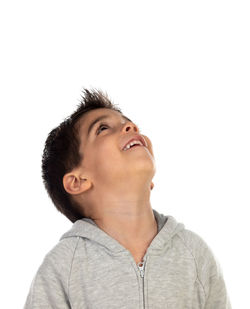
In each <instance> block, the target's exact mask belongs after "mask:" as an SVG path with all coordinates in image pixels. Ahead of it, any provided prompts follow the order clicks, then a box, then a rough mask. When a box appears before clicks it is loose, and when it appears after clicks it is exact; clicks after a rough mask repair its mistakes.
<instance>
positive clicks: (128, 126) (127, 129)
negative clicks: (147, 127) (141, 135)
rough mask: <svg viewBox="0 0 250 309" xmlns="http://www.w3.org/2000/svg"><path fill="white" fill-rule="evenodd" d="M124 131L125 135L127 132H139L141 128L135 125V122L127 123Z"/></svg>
mask: <svg viewBox="0 0 250 309" xmlns="http://www.w3.org/2000/svg"><path fill="white" fill-rule="evenodd" d="M122 131H123V132H124V133H126V132H131V131H134V132H139V128H138V127H137V125H136V124H134V123H133V122H131V121H128V122H126V123H125V125H124V126H123V129H122Z"/></svg>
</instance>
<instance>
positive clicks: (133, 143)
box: [123, 141, 143, 150]
mask: <svg viewBox="0 0 250 309" xmlns="http://www.w3.org/2000/svg"><path fill="white" fill-rule="evenodd" d="M136 144H138V145H141V146H143V144H142V142H141V141H133V142H131V143H129V144H127V146H126V147H124V149H123V150H127V149H129V148H130V147H131V146H133V145H136Z"/></svg>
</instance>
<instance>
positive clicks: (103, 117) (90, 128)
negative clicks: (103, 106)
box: [87, 115, 132, 136]
mask: <svg viewBox="0 0 250 309" xmlns="http://www.w3.org/2000/svg"><path fill="white" fill-rule="evenodd" d="M110 117H111V116H110V115H102V116H99V117H97V118H96V119H95V120H94V121H93V122H92V123H91V124H90V126H89V128H88V134H87V136H89V134H90V132H91V130H92V129H93V127H94V125H95V124H96V123H97V122H98V121H101V120H103V119H106V118H110ZM122 118H123V119H125V120H128V121H131V120H130V119H129V118H128V117H126V116H124V115H122ZM131 122H132V121H131Z"/></svg>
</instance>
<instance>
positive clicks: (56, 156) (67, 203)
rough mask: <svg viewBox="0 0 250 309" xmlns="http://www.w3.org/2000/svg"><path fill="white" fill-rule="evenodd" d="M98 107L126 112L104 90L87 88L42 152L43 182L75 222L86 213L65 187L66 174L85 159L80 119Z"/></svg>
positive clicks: (53, 197)
mask: <svg viewBox="0 0 250 309" xmlns="http://www.w3.org/2000/svg"><path fill="white" fill-rule="evenodd" d="M98 108H109V109H111V110H115V111H117V112H119V113H121V114H122V112H121V110H120V108H118V107H117V106H116V104H113V103H112V102H111V100H110V99H109V97H108V95H107V94H104V93H103V92H102V91H101V90H94V89H91V90H88V89H83V94H82V96H81V102H80V104H79V105H78V106H77V109H76V110H75V112H73V113H72V114H71V115H70V116H69V117H67V118H65V119H64V121H63V122H62V123H60V125H59V126H57V127H56V128H54V129H53V130H52V131H51V132H50V133H49V134H48V137H47V139H46V141H45V147H44V151H43V155H42V179H43V183H44V186H45V188H46V191H47V193H48V195H49V197H50V198H51V200H52V202H53V204H54V205H55V207H56V208H57V209H58V210H59V211H60V212H61V213H62V214H63V215H65V216H66V217H67V218H68V219H69V220H70V221H71V222H75V221H76V220H79V219H81V218H83V217H84V213H83V209H82V208H80V205H78V204H77V203H76V202H75V201H74V200H73V198H72V196H71V195H70V194H69V193H68V192H67V191H66V190H65V189H64V186H63V176H64V175H65V174H66V173H68V172H70V171H72V169H74V168H75V167H77V166H78V165H79V164H80V163H81V162H82V159H83V157H82V156H81V155H80V153H79V148H80V138H79V132H78V128H77V126H76V123H77V121H78V120H79V119H80V118H81V117H82V116H83V115H84V114H85V113H87V112H88V111H90V110H94V109H98Z"/></svg>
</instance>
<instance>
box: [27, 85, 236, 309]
mask: <svg viewBox="0 0 250 309" xmlns="http://www.w3.org/2000/svg"><path fill="white" fill-rule="evenodd" d="M42 173H43V175H42V176H43V180H44V184H45V187H46V190H47V192H48V194H49V196H50V198H51V199H52V201H53V203H54V204H55V206H56V207H57V209H58V210H59V211H60V212H62V213H63V214H64V215H65V216H66V217H67V218H68V219H69V220H71V221H72V222H73V223H74V224H73V227H72V228H71V229H70V230H69V231H68V232H67V233H65V234H64V235H63V236H62V237H61V239H60V242H59V243H58V244H57V245H56V246H55V247H54V248H53V249H52V250H51V251H50V252H49V253H48V254H47V255H46V257H45V258H44V260H43V263H42V265H41V266H40V268H39V270H38V272H37V274H36V276H35V278H34V280H33V282H32V285H31V288H30V292H29V294H28V297H27V300H26V304H25V308H26V309H31V308H32V309H35V308H39V309H40V308H54V309H55V308H58V309H66V308H67V309H69V308H72V309H80V308H91V309H97V308H98V309H112V308H116V309H117V308H119V309H120V308H124V309H125V308H130V309H135V308H154V309H163V308H168V309H198V308H199V309H201V308H205V309H229V308H231V305H230V302H229V297H228V295H227V291H226V286H225V283H224V280H223V275H222V270H221V268H220V265H219V263H218V261H217V260H216V258H215V257H214V255H213V253H212V252H211V250H210V248H209V247H208V245H207V244H206V243H205V242H204V241H203V240H202V238H201V237H199V236H198V235H197V234H195V233H194V232H192V231H189V230H187V229H185V227H184V225H183V224H182V223H178V222H176V220H175V219H174V218H173V217H172V216H165V215H163V214H160V213H158V212H157V211H156V210H154V209H152V208H151V204H150V191H151V190H152V189H153V186H154V185H153V182H152V178H153V176H154V174H155V161H154V154H153V149H152V144H151V141H150V139H149V138H148V137H147V136H145V135H142V134H141V133H140V132H139V129H138V127H137V126H136V124H135V123H133V122H132V121H131V120H130V119H129V118H127V117H126V116H124V115H123V114H122V112H121V111H120V109H119V108H116V107H115V106H114V105H113V104H112V103H111V102H110V101H109V99H108V98H107V96H105V95H104V94H103V93H101V92H100V91H89V90H85V91H84V96H83V100H82V102H81V104H80V105H79V107H78V109H77V110H76V111H75V112H74V113H73V114H72V115H71V116H70V117H69V118H68V119H65V120H64V122H63V123H61V124H60V125H59V126H58V127H57V128H55V129H53V130H52V131H51V132H50V134H49V136H48V138H47V140H46V143H45V149H44V153H43V158H42Z"/></svg>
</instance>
